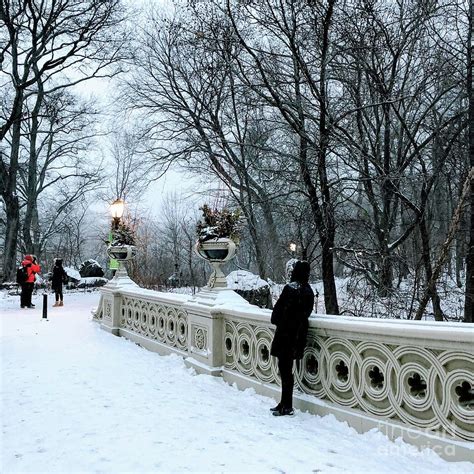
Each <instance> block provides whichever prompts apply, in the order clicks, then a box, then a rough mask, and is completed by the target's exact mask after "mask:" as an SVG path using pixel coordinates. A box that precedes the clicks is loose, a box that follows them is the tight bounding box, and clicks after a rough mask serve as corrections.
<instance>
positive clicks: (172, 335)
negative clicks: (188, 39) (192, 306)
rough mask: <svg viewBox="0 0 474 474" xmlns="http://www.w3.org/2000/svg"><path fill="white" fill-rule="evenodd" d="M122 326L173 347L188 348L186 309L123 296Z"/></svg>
mask: <svg viewBox="0 0 474 474" xmlns="http://www.w3.org/2000/svg"><path fill="white" fill-rule="evenodd" d="M121 303H122V305H121V315H122V317H121V327H123V328H124V329H127V330H129V331H133V332H135V333H137V334H140V335H141V336H144V337H149V338H150V339H153V340H156V341H158V342H161V343H162V344H166V345H168V346H171V347H176V348H178V349H183V350H186V348H187V340H188V334H187V333H188V316H187V313H186V311H184V310H182V309H180V308H177V307H175V306H169V305H165V304H161V303H154V302H152V301H145V300H141V299H139V298H132V297H129V296H122V300H121Z"/></svg>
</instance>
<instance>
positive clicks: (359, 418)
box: [221, 368, 474, 462]
mask: <svg viewBox="0 0 474 474" xmlns="http://www.w3.org/2000/svg"><path fill="white" fill-rule="evenodd" d="M221 376H222V378H223V379H224V380H225V381H226V382H227V383H228V384H229V385H234V384H235V386H237V388H238V389H239V390H246V389H247V388H253V389H254V390H255V392H256V393H257V394H259V395H263V396H266V397H271V398H273V399H274V400H275V402H279V401H280V395H281V389H280V387H278V386H277V385H275V384H264V383H262V382H259V381H258V380H255V379H251V378H249V377H245V376H244V375H241V374H239V373H237V372H235V371H232V370H228V369H225V368H223V369H222V371H221ZM293 406H294V408H297V409H298V410H301V411H305V412H309V413H312V414H313V415H319V416H326V415H334V416H335V417H336V418H337V420H339V421H345V422H346V423H348V424H349V426H351V427H352V428H354V429H355V430H356V431H357V432H358V433H366V432H367V431H370V430H372V429H374V428H375V429H377V430H379V431H380V432H382V433H383V434H384V435H386V436H387V437H388V438H389V439H390V440H392V441H394V440H395V439H397V438H402V439H403V441H405V442H406V443H408V444H411V445H414V446H416V447H417V448H419V449H420V450H421V449H427V448H429V449H432V450H434V451H435V452H436V454H438V456H440V457H441V458H443V459H445V460H446V461H451V462H460V461H469V462H474V443H470V442H468V441H458V440H456V439H453V438H452V437H450V436H449V435H445V436H441V435H438V434H435V433H433V432H431V431H428V430H426V431H423V430H418V429H416V428H409V427H407V426H406V425H402V424H399V423H397V422H395V421H393V420H392V421H390V422H389V421H387V420H386V419H384V418H377V417H375V416H374V417H370V416H368V415H367V414H366V413H363V412H360V411H358V410H356V409H344V408H342V407H340V406H336V405H334V404H332V403H331V402H328V401H326V400H320V399H318V398H316V397H313V396H310V395H306V394H303V393H301V392H296V391H295V392H294V393H293ZM375 454H376V453H374V455H375Z"/></svg>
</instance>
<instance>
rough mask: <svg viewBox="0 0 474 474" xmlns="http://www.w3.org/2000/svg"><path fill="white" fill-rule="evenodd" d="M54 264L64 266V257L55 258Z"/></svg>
mask: <svg viewBox="0 0 474 474" xmlns="http://www.w3.org/2000/svg"><path fill="white" fill-rule="evenodd" d="M54 264H55V265H56V266H57V267H62V266H63V259H62V258H55V259H54Z"/></svg>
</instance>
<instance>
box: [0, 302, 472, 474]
mask: <svg viewBox="0 0 474 474" xmlns="http://www.w3.org/2000/svg"><path fill="white" fill-rule="evenodd" d="M98 298H99V294H98V293H68V294H66V295H65V306H64V307H62V308H50V309H49V321H42V319H41V308H40V304H41V301H40V296H35V297H34V302H35V303H36V305H37V309H35V310H26V309H24V310H21V309H20V308H19V301H18V297H16V298H14V297H11V296H5V294H2V295H1V296H0V317H1V340H0V344H1V361H2V363H1V401H2V407H1V408H2V410H1V418H2V437H1V441H2V443H1V445H2V446H1V460H0V471H1V472H2V473H11V472H114V473H116V472H125V471H126V472H236V471H240V472H308V473H310V472H317V473H343V472H347V473H378V474H380V473H399V472H404V473H416V474H422V473H432V472H452V473H456V474H460V473H464V472H465V473H472V472H473V471H474V465H473V464H469V463H448V462H446V461H443V460H442V459H441V458H439V457H438V456H437V455H436V454H435V453H434V452H433V451H430V450H424V451H422V452H419V451H417V450H416V449H415V448H414V447H412V446H409V445H407V444H405V443H402V442H397V443H392V442H390V441H389V440H388V439H387V438H386V437H384V436H383V435H382V434H380V433H379V432H376V431H372V432H369V433H366V434H364V435H359V434H357V433H356V432H355V431H354V430H353V429H352V428H350V427H349V426H348V425H347V424H345V423H340V422H338V421H336V419H335V418H334V417H332V416H326V417H318V416H314V415H310V414H307V413H302V412H299V411H297V414H296V417H294V418H289V417H282V418H276V417H273V416H271V415H270V413H269V411H268V409H269V408H270V407H271V406H273V404H274V401H273V400H271V399H269V398H266V397H262V396H259V395H256V394H255V393H254V392H253V391H252V390H247V391H245V392H240V391H238V390H237V389H236V388H234V387H231V386H228V385H227V384H225V383H224V382H223V381H222V380H221V379H220V378H214V377H210V376H205V375H196V374H195V373H194V372H193V371H192V370H191V369H187V368H186V367H185V365H184V363H183V361H182V359H181V358H180V357H178V356H168V357H161V356H159V355H157V354H154V353H151V352H148V351H146V350H145V349H143V348H140V347H138V346H137V345H135V344H133V343H131V342H129V341H126V340H125V339H122V338H117V337H113V336H111V335H109V334H107V333H106V332H104V331H102V330H100V328H99V327H98V325H97V324H95V323H94V322H92V321H91V316H90V308H91V307H92V306H96V305H97V302H98ZM51 303H52V301H51V299H50V304H51Z"/></svg>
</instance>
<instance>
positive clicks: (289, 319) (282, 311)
mask: <svg viewBox="0 0 474 474" xmlns="http://www.w3.org/2000/svg"><path fill="white" fill-rule="evenodd" d="M313 306H314V293H313V290H312V289H311V287H310V286H309V284H308V283H305V284H300V283H298V282H292V283H289V284H288V285H285V287H284V288H283V291H282V293H281V295H280V298H278V301H277V302H276V304H275V307H274V308H273V312H272V319H271V322H272V324H275V325H276V330H275V336H274V338H273V343H272V348H271V351H270V353H271V355H272V356H275V357H279V358H282V357H286V358H291V359H302V358H303V353H304V349H305V347H306V338H307V336H308V326H309V324H308V318H309V316H310V315H311V312H312V311H313Z"/></svg>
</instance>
